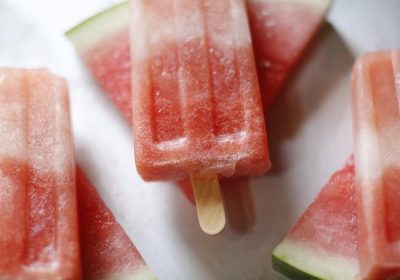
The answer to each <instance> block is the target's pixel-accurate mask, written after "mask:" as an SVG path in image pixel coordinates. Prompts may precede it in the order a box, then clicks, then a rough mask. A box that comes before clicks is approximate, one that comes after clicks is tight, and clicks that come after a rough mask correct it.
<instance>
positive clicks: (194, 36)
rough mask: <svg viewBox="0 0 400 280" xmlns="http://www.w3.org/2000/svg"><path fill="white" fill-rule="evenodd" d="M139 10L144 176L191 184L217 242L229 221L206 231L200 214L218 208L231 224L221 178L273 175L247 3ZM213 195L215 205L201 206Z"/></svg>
mask: <svg viewBox="0 0 400 280" xmlns="http://www.w3.org/2000/svg"><path fill="white" fill-rule="evenodd" d="M131 6H132V7H131V9H132V21H131V34H132V38H133V39H132V41H131V64H132V99H133V100H134V102H133V103H132V105H133V130H134V146H135V160H136V167H137V170H138V172H139V174H140V175H141V176H142V177H143V178H144V179H145V180H179V179H185V178H189V177H191V178H192V183H193V187H194V192H195V197H196V204H197V209H198V214H199V220H200V225H201V226H202V229H203V230H205V231H206V232H208V233H217V232H219V231H220V230H222V228H223V226H224V224H225V221H224V220H220V222H218V223H217V224H218V225H216V226H215V227H214V229H213V230H207V229H206V227H207V225H206V224H205V223H203V222H205V221H204V219H202V212H201V211H202V210H201V209H211V208H213V207H215V209H218V213H219V214H217V213H214V214H215V215H214V214H213V215H211V216H213V217H221V216H223V205H222V207H221V205H219V207H217V206H216V205H215V204H214V202H215V201H221V198H220V193H219V186H218V176H233V175H257V174H262V173H264V172H266V171H267V170H268V169H269V167H270V162H269V155H268V147H267V136H266V130H265V122H264V116H263V111H262V104H261V96H260V92H259V88H258V82H257V74H256V69H255V64H254V58H253V52H252V45H251V38H250V32H249V26H248V22H247V16H246V9H245V4H244V2H243V1H241V0H221V1H208V0H206V1H199V0H190V1H183V0H175V1H171V2H170V5H165V2H164V1H161V0H151V1H142V0H133V1H131ZM210 194H211V195H210ZM207 196H208V198H210V197H211V198H212V199H209V201H211V203H212V204H213V206H210V205H209V204H207V203H205V204H203V202H204V200H203V198H204V197H207ZM202 197H203V198H202ZM221 203H222V202H221ZM207 205H208V206H207ZM203 206H205V207H204V208H203ZM205 212H206V213H209V212H208V211H205ZM203 218H204V217H203ZM208 219H211V220H212V219H213V218H210V217H208V218H205V220H208Z"/></svg>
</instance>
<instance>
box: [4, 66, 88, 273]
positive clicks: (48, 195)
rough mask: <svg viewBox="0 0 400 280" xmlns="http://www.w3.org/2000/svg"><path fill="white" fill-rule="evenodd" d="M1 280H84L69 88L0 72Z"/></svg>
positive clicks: (30, 74) (45, 78)
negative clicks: (80, 254) (81, 265)
mask: <svg viewBox="0 0 400 280" xmlns="http://www.w3.org/2000/svg"><path fill="white" fill-rule="evenodd" d="M0 143H1V145H0V159H1V161H0V185H1V192H0V205H1V207H0V278H1V279H80V275H81V273H80V256H79V243H78V240H79V238H78V225H77V208H76V197H75V172H74V170H75V163H74V155H73V143H72V137H71V129H70V119H69V104H68V89H67V85H66V82H65V80H64V79H62V78H59V77H57V76H54V75H53V74H51V73H50V72H48V71H46V70H18V69H9V68H2V69H0Z"/></svg>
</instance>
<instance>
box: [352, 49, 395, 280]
mask: <svg viewBox="0 0 400 280" xmlns="http://www.w3.org/2000/svg"><path fill="white" fill-rule="evenodd" d="M399 65H400V60H399V51H382V52H377V53H370V54H365V55H363V56H361V57H360V58H359V59H358V60H357V62H356V64H355V66H354V69H353V119H354V136H355V142H354V149H355V150H354V154H355V172H356V192H357V195H358V198H359V203H358V211H359V223H358V227H359V229H358V232H359V256H360V269H361V276H362V279H376V280H380V279H389V278H388V277H394V276H395V275H397V277H398V276H399V273H400V247H399V244H400V219H399V213H400V203H399V201H400V145H399V139H400V116H399V103H398V100H397V92H398V90H399V80H400V76H399V75H400V72H399ZM396 87H397V88H396ZM390 279H397V278H390Z"/></svg>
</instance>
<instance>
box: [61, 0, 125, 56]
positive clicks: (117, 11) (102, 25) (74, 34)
mask: <svg viewBox="0 0 400 280" xmlns="http://www.w3.org/2000/svg"><path fill="white" fill-rule="evenodd" d="M129 17H130V12H129V1H124V2H121V3H118V4H116V5H114V6H111V7H110V8H108V9H105V10H103V11H101V12H99V13H98V14H95V15H94V16H92V17H90V18H88V19H86V20H84V21H83V22H81V23H80V24H78V25H76V26H75V27H73V28H71V29H70V30H68V31H67V32H65V35H66V36H67V37H68V38H69V39H70V40H71V41H72V43H73V44H74V45H75V47H76V48H77V49H78V51H79V52H80V53H83V52H85V51H87V50H89V49H90V47H92V46H94V45H96V43H98V42H101V40H102V39H104V38H107V37H108V36H109V35H110V34H113V33H114V32H116V31H119V30H122V29H123V28H126V27H127V26H129Z"/></svg>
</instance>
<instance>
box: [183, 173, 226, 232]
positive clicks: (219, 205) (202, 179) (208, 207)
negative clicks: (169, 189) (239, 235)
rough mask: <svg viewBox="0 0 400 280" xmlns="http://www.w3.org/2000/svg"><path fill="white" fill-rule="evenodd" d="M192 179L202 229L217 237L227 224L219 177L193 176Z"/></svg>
mask: <svg viewBox="0 0 400 280" xmlns="http://www.w3.org/2000/svg"><path fill="white" fill-rule="evenodd" d="M190 177H191V181H192V187H193V191H194V197H195V199H196V208H197V216H198V219H199V223H200V227H201V229H202V230H203V231H204V232H205V233H207V234H210V235H216V234H218V233H220V232H221V231H222V230H223V229H224V227H225V224H226V218H225V209H224V203H223V201H222V196H221V190H220V187H219V181H218V175H205V174H191V176H190Z"/></svg>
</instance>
